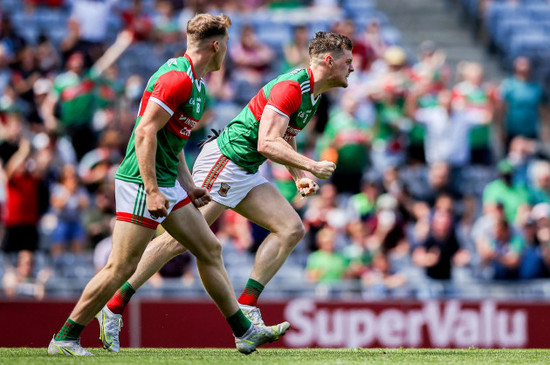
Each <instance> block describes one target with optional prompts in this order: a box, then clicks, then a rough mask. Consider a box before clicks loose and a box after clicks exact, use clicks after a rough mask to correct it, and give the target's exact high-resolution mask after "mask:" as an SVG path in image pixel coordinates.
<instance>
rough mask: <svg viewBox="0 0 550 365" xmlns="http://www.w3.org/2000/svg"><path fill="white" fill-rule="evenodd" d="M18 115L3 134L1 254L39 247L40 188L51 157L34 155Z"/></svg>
mask: <svg viewBox="0 0 550 365" xmlns="http://www.w3.org/2000/svg"><path fill="white" fill-rule="evenodd" d="M21 123H22V122H21V119H20V116H19V115H18V114H12V115H11V116H10V118H9V120H8V121H7V126H5V128H6V130H5V131H3V133H2V134H3V138H5V139H4V140H5V141H6V140H7V141H9V142H8V143H9V144H7V143H3V144H2V156H1V158H2V161H3V168H2V171H1V174H2V178H3V181H4V183H5V185H6V203H5V206H4V209H3V210H4V212H3V214H2V217H3V222H4V226H5V228H6V232H5V236H4V242H3V247H2V249H3V251H5V252H17V251H21V250H28V251H36V249H37V248H38V243H39V236H38V228H37V225H38V220H39V219H40V206H39V203H40V184H41V183H42V179H43V177H44V175H45V173H46V171H47V169H48V164H49V163H50V159H51V155H50V154H48V153H40V154H35V153H33V150H32V145H31V142H30V141H29V140H28V139H27V138H26V137H25V136H24V135H23V133H24V132H23V127H22V125H21Z"/></svg>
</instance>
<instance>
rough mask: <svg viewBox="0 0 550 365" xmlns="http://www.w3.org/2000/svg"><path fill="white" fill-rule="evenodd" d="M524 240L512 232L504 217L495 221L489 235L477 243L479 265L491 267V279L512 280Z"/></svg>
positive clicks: (515, 273) (519, 260) (516, 276)
mask: <svg viewBox="0 0 550 365" xmlns="http://www.w3.org/2000/svg"><path fill="white" fill-rule="evenodd" d="M524 248H525V241H524V240H523V238H522V237H521V235H519V234H517V233H515V232H514V230H513V229H512V228H511V227H510V224H509V223H508V221H507V220H506V219H500V220H499V221H498V222H496V224H495V226H494V228H493V232H492V234H491V236H490V237H489V238H488V239H486V240H482V241H480V242H479V243H478V245H477V252H478V255H479V257H480V259H481V265H482V266H485V267H489V268H491V269H492V270H491V271H492V272H491V279H495V280H513V279H517V278H518V269H519V264H520V262H521V256H522V254H523V251H524Z"/></svg>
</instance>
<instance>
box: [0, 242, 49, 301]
mask: <svg viewBox="0 0 550 365" xmlns="http://www.w3.org/2000/svg"><path fill="white" fill-rule="evenodd" d="M51 275H52V271H51V269H50V268H47V267H45V268H42V269H40V270H39V271H38V272H36V269H35V265H34V254H33V252H32V251H28V250H22V251H19V253H18V254H17V264H16V266H15V267H14V268H12V267H9V268H8V270H7V271H6V273H5V274H4V276H3V277H2V286H3V289H4V294H5V295H6V296H7V297H8V298H16V297H17V298H21V297H30V298H34V299H37V300H42V299H44V296H45V294H46V290H45V287H44V285H45V284H46V282H47V281H48V280H49V279H50V277H51Z"/></svg>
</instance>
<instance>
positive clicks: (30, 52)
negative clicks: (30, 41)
mask: <svg viewBox="0 0 550 365" xmlns="http://www.w3.org/2000/svg"><path fill="white" fill-rule="evenodd" d="M40 73H41V72H40V69H39V67H38V59H37V55H36V48H34V47H31V46H25V47H23V48H22V49H21V50H20V51H19V53H18V62H17V63H16V64H15V65H14V69H13V73H12V77H11V83H12V85H13V88H14V90H15V92H16V93H17V95H18V97H19V98H21V100H23V101H24V102H25V104H26V105H25V106H26V108H25V109H26V110H25V111H26V113H25V115H26V116H28V115H29V111H30V110H31V109H32V104H33V103H34V92H33V86H34V83H35V82H36V81H37V80H38V79H39V78H40V76H41V75H40Z"/></svg>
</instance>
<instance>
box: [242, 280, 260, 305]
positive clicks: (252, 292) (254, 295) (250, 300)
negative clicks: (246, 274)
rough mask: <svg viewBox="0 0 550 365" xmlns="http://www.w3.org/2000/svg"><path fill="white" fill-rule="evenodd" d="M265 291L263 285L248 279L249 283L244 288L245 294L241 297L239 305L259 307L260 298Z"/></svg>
mask: <svg viewBox="0 0 550 365" xmlns="http://www.w3.org/2000/svg"><path fill="white" fill-rule="evenodd" d="M263 290H264V286H263V285H262V284H260V283H258V282H257V281H256V280H254V279H248V282H247V283H246V286H245V287H244V290H243V293H242V294H241V296H240V297H239V303H241V304H245V305H251V306H254V307H257V306H258V297H259V296H260V294H261V293H262V291H263Z"/></svg>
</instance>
